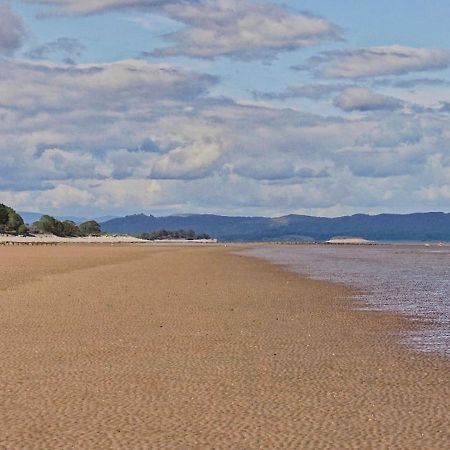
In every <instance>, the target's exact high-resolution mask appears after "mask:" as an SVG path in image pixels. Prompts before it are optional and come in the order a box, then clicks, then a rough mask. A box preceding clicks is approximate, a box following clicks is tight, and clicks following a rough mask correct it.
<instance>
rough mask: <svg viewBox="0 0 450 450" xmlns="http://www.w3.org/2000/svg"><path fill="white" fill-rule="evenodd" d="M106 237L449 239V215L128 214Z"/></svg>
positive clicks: (110, 225)
mask: <svg viewBox="0 0 450 450" xmlns="http://www.w3.org/2000/svg"><path fill="white" fill-rule="evenodd" d="M101 226H102V230H103V231H104V232H107V233H129V234H133V233H144V232H152V231H158V230H161V229H167V230H178V229H188V228H192V229H194V230H195V232H197V233H207V234H209V235H211V236H213V237H215V238H218V239H220V240H225V241H239V242H245V241H282V240H306V241H316V240H317V241H322V240H327V239H330V238H332V237H334V236H336V235H339V236H345V235H348V236H359V237H361V238H364V239H370V240H399V241H427V240H443V241H450V213H444V212H427V213H411V214H392V213H383V214H378V215H368V214H354V215H351V216H341V217H331V218H329V217H316V216H307V215H297V214H288V215H284V216H280V217H273V218H271V217H258V216H257V217H245V216H222V215H216V214H181V215H171V216H163V217H156V216H153V215H146V214H142V213H141V214H134V215H129V216H125V217H120V218H115V219H112V220H108V221H105V222H103V223H102V224H101Z"/></svg>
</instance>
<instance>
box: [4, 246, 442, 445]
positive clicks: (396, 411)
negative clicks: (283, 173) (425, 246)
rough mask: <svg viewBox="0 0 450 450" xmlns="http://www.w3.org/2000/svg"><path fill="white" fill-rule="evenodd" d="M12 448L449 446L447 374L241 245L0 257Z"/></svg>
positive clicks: (436, 362)
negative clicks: (237, 250) (238, 248)
mask: <svg viewBox="0 0 450 450" xmlns="http://www.w3.org/2000/svg"><path fill="white" fill-rule="evenodd" d="M0 256H1V258H0V274H1V275H0V276H1V278H0V321H1V323H0V361H1V365H0V396H1V399H0V424H1V425H0V448H1V449H3V448H5V449H60V448H64V449H66V448H67V449H68V448H74V449H258V448H262V449H278V448H280V449H346V448H348V449H407V450H414V449H448V448H450V425H449V423H450V415H449V412H450V377H449V375H450V365H449V362H448V360H445V359H440V358H438V357H432V356H428V355H422V354H419V353H415V352H413V351H410V350H407V349H405V348H404V347H402V346H401V345H399V344H397V343H396V342H397V341H396V339H395V337H393V336H392V333H393V331H394V330H403V331H405V330H407V329H408V327H411V324H410V323H408V322H407V321H406V320H405V319H401V318H398V317H395V316H392V315H388V314H378V313H373V312H364V311H354V310H351V309H350V308H349V303H350V302H349V301H348V300H344V299H343V297H344V296H345V295H348V294H349V292H350V291H349V289H348V288H345V287H342V286H337V285H333V284H329V283H324V282H319V281H313V280H308V279H303V278H301V277H299V276H297V275H295V274H291V273H287V272H284V271H282V269H280V268H279V267H276V266H272V265H269V264H268V263H265V262H262V261H258V260H256V259H251V258H246V257H242V256H238V255H235V254H230V247H228V248H223V247H219V246H217V247H209V246H205V247H201V246H200V247H186V246H185V247H180V248H177V247H149V246H142V247H140V246H110V245H105V246H101V245H100V246H99V245H83V246H81V245H80V246H54V247H53V246H50V247H27V246H26V247H18V246H16V247H14V246H11V247H8V246H6V247H1V248H0Z"/></svg>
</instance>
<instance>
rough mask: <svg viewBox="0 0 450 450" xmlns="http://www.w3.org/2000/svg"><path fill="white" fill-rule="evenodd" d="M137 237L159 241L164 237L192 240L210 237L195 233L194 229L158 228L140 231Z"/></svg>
mask: <svg viewBox="0 0 450 450" xmlns="http://www.w3.org/2000/svg"><path fill="white" fill-rule="evenodd" d="M138 237H139V238H140V239H145V240H147V241H161V240H165V239H172V240H173V239H187V240H189V241H193V240H197V239H211V237H210V236H209V234H206V233H202V234H196V233H195V231H194V230H176V231H169V230H159V231H153V232H151V233H141V234H139V235H138Z"/></svg>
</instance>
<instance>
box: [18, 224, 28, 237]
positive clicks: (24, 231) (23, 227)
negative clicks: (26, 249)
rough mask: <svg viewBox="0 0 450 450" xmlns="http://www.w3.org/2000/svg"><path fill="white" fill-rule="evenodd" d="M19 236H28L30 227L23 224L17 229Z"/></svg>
mask: <svg viewBox="0 0 450 450" xmlns="http://www.w3.org/2000/svg"><path fill="white" fill-rule="evenodd" d="M17 234H20V235H21V236H26V235H27V234H28V227H27V226H26V225H25V224H24V223H23V224H22V225H20V227H19V228H18V229H17Z"/></svg>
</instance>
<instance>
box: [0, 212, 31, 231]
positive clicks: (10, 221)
mask: <svg viewBox="0 0 450 450" xmlns="http://www.w3.org/2000/svg"><path fill="white" fill-rule="evenodd" d="M27 232H28V228H27V226H26V225H25V223H24V221H23V219H22V217H21V216H20V215H19V214H17V213H16V211H14V209H12V208H10V207H9V206H6V205H4V204H0V233H1V234H15V235H17V234H27Z"/></svg>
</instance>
